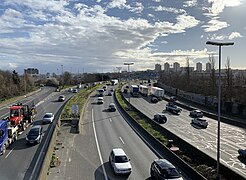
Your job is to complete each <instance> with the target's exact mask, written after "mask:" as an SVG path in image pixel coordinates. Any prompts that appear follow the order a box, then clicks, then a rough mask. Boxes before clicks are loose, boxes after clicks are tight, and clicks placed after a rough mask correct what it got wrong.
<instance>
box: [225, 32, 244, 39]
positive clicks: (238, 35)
mask: <svg viewBox="0 0 246 180" xmlns="http://www.w3.org/2000/svg"><path fill="white" fill-rule="evenodd" d="M241 37H243V36H242V35H241V34H240V33H239V32H232V33H231V34H230V35H229V37H228V39H230V40H231V39H235V38H241Z"/></svg>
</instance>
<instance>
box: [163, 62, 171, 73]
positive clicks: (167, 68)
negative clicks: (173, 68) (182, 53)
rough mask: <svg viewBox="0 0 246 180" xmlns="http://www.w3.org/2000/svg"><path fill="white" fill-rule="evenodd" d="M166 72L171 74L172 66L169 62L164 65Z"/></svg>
mask: <svg viewBox="0 0 246 180" xmlns="http://www.w3.org/2000/svg"><path fill="white" fill-rule="evenodd" d="M164 71H165V72H169V71H170V64H169V63H168V62H166V63H164Z"/></svg>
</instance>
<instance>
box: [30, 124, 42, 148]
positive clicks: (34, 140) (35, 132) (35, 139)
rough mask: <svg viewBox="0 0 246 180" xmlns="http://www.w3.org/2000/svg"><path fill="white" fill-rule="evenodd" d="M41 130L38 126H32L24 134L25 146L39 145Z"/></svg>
mask: <svg viewBox="0 0 246 180" xmlns="http://www.w3.org/2000/svg"><path fill="white" fill-rule="evenodd" d="M42 135H43V128H42V126H40V125H35V126H33V127H32V128H31V129H30V130H29V132H28V133H27V134H26V143H27V144H39V143H40V142H41V140H42Z"/></svg>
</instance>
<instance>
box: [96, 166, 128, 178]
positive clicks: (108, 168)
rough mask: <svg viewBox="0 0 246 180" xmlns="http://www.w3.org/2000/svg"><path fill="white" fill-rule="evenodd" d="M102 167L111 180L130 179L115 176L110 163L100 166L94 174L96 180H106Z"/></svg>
mask: <svg viewBox="0 0 246 180" xmlns="http://www.w3.org/2000/svg"><path fill="white" fill-rule="evenodd" d="M102 166H104V168H105V171H106V174H107V178H108V179H109V180H116V179H117V180H126V179H128V178H129V176H120V175H115V174H114V172H113V169H112V168H111V166H110V164H109V162H105V163H104V164H103V165H101V166H99V167H98V168H97V169H96V171H95V173H94V177H95V180H105V178H104V172H103V167H102ZM130 176H131V175H130Z"/></svg>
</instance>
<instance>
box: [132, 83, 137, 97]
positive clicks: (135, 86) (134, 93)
mask: <svg viewBox="0 0 246 180" xmlns="http://www.w3.org/2000/svg"><path fill="white" fill-rule="evenodd" d="M130 93H131V95H132V96H133V97H138V94H139V87H138V86H137V85H134V84H133V85H131V86H130Z"/></svg>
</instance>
